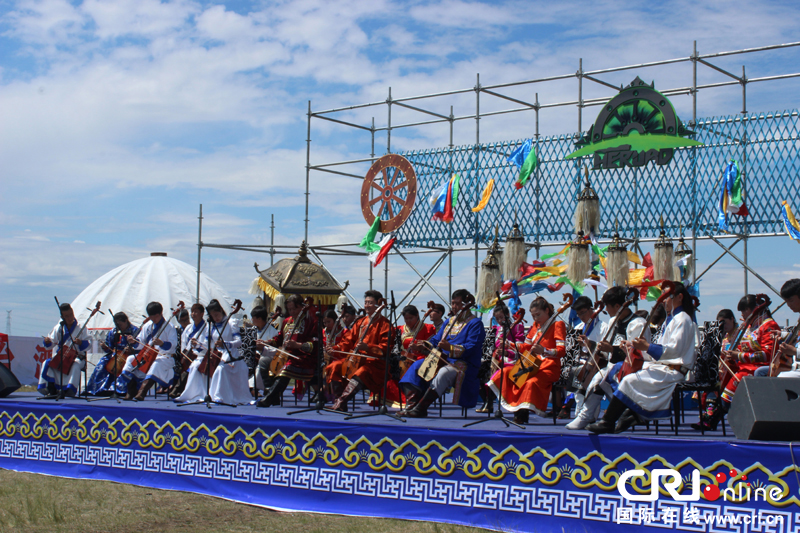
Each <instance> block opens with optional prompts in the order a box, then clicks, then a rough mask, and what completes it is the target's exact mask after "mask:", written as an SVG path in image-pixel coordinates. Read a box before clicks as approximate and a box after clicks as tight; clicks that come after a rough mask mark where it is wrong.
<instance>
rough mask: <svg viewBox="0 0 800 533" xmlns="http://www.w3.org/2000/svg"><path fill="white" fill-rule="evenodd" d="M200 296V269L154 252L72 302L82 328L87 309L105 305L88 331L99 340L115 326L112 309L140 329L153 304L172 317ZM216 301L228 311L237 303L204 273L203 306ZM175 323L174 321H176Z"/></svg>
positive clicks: (93, 285) (100, 280)
mask: <svg viewBox="0 0 800 533" xmlns="http://www.w3.org/2000/svg"><path fill="white" fill-rule="evenodd" d="M196 294H197V269H196V268H195V267H193V266H192V265H189V264H188V263H184V262H183V261H179V260H177V259H173V258H171V257H167V254H166V253H163V252H154V253H151V254H150V257H145V258H144V259H137V260H136V261H131V262H130V263H126V264H124V265H122V266H119V267H117V268H115V269H114V270H111V271H110V272H107V273H106V274H103V275H102V276H100V277H99V278H97V279H96V280H95V281H94V282H92V283H91V284H89V286H88V287H86V288H85V289H84V290H83V291H82V292H81V293H80V294H79V295H78V296H77V297H76V298H75V299H74V300H73V301H72V302H71V303H72V308H73V309H74V310H75V315H76V316H77V317H78V321H79V322H80V324H81V325H82V324H83V323H84V322H85V321H86V318H87V317H88V316H89V311H88V310H87V308H91V309H94V308H95V306H96V304H97V302H101V305H100V310H101V311H103V312H104V313H105V315H101V314H99V313H98V314H96V315H94V317H92V319H91V320H90V321H89V324H88V326H87V327H88V328H89V329H90V331H91V332H93V333H94V335H92V336H93V337H98V336H100V334H101V333H102V332H103V331H108V330H109V329H111V328H113V327H114V320H113V318H112V316H111V315H110V313H109V309H110V310H111V311H113V312H114V313H118V312H120V311H122V312H124V313H125V314H127V315H128V318H129V319H130V321H131V322H132V323H133V324H136V325H137V326H138V325H140V324H141V323H142V321H143V320H144V315H146V314H147V313H146V311H145V308H146V307H147V304H148V303H150V302H160V303H161V305H162V306H163V307H164V316H166V317H169V316H171V314H172V313H171V312H170V309H172V308H175V307H176V306H177V305H178V302H180V301H182V302H183V303H184V304H185V305H186V308H187V309H189V308H190V307H191V306H192V304H193V303H194V302H195V296H196ZM214 298H216V299H217V300H219V303H220V304H222V307H223V308H224V309H230V307H231V306H232V304H233V300H232V299H231V297H230V296H229V295H228V291H226V290H225V289H223V288H222V286H221V285H220V284H219V283H217V282H216V281H214V280H213V279H211V278H209V277H208V276H206V275H205V274H203V273H200V303H202V304H203V305H206V304H208V302H209V301H210V300H212V299H214ZM173 324H174V322H173Z"/></svg>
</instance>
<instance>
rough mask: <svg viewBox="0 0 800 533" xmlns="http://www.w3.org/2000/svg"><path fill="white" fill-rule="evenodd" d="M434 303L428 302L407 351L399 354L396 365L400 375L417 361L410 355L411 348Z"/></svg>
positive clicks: (432, 309)
mask: <svg viewBox="0 0 800 533" xmlns="http://www.w3.org/2000/svg"><path fill="white" fill-rule="evenodd" d="M435 303H436V302H434V301H433V300H430V301H429V302H428V310H427V311H425V314H424V315H422V318H421V319H420V320H419V323H418V324H417V331H416V332H415V333H414V337H413V338H412V339H411V344H409V345H408V346H409V349H408V350H403V353H402V354H401V358H400V362H399V363H398V365H399V366H400V375H403V374H405V373H406V372H407V371H408V369H409V368H410V367H411V365H413V364H414V363H415V362H416V360H417V359H416V358H415V357H413V356H412V355H411V346H414V344H415V343H416V342H417V338H418V337H419V333H420V332H421V331H422V329H423V326H424V325H425V319H426V318H428V317H429V316H430V314H431V313H432V312H433V311H434V307H433V306H434V304H435Z"/></svg>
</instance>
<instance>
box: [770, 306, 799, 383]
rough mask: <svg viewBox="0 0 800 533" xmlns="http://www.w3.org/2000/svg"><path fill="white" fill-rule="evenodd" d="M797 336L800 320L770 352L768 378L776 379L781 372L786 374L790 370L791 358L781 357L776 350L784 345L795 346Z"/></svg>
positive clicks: (777, 341)
mask: <svg viewBox="0 0 800 533" xmlns="http://www.w3.org/2000/svg"><path fill="white" fill-rule="evenodd" d="M798 334H800V320H798V321H797V325H796V326H795V327H794V329H793V330H792V332H791V333H790V334H789V336H788V337H786V338H785V339H784V340H783V341H782V342H781V341H779V340H776V342H775V348H774V349H773V351H772V360H771V361H770V363H769V377H771V378H775V377H778V374H780V373H781V372H787V371H789V370H791V369H792V360H791V358H789V357H788V356H785V355H782V354H781V353H780V352H779V351H778V348H780V345H781V344H784V343H785V344H789V345H792V344H797V337H798Z"/></svg>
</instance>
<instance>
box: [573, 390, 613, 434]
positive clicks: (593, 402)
mask: <svg viewBox="0 0 800 533" xmlns="http://www.w3.org/2000/svg"><path fill="white" fill-rule="evenodd" d="M602 401H603V397H602V396H601V395H599V394H595V393H593V392H591V393H589V394H587V395H586V399H585V400H584V401H583V406H582V407H581V410H580V411H579V412H578V414H577V415H576V416H575V420H573V421H572V422H570V423H569V424H567V425H566V426H564V427H566V428H567V429H583V428H585V427H586V426H588V425H589V424H591V423H593V422H594V421H596V420H597V416H598V415H599V414H600V403H601V402H602Z"/></svg>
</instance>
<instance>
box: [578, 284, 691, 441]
mask: <svg viewBox="0 0 800 533" xmlns="http://www.w3.org/2000/svg"><path fill="white" fill-rule="evenodd" d="M664 307H665V310H666V311H667V321H666V323H665V325H664V331H663V333H662V334H661V337H660V339H659V343H658V344H656V343H650V342H648V341H647V340H645V339H640V338H636V339H634V340H632V341H631V340H629V341H626V342H625V343H624V344H625V347H626V348H631V347H632V348H635V349H636V350H639V351H640V352H641V354H642V357H643V358H644V363H643V365H642V369H641V370H639V371H638V372H634V373H631V374H629V375H627V376H625V377H624V378H623V379H622V380H621V381H620V383H619V387H618V388H617V390H616V391H614V395H613V396H612V397H611V399H610V400H611V401H610V403H609V405H608V409H607V410H606V413H605V415H603V418H602V419H601V420H599V421H598V422H596V423H594V424H590V425H589V426H587V428H586V429H588V430H589V431H591V432H593V433H611V432H614V433H621V432H622V431H625V430H626V429H628V428H630V427H631V426H633V425H635V424H636V423H637V422H639V421H642V420H657V419H660V418H668V417H669V414H670V401H671V400H672V392H673V391H674V390H675V387H676V385H677V384H678V383H681V382H682V381H684V380H685V379H686V374H687V373H688V372H689V370H691V369H692V367H693V366H694V361H695V357H696V348H695V346H696V340H697V324H696V323H695V318H694V314H695V305H694V302H693V301H692V297H691V295H690V294H689V292H688V291H687V290H686V287H685V286H684V285H683V284H682V283H677V284H676V285H675V292H674V293H673V294H672V296H670V297H669V298H667V299H666V300H665V302H664Z"/></svg>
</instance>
